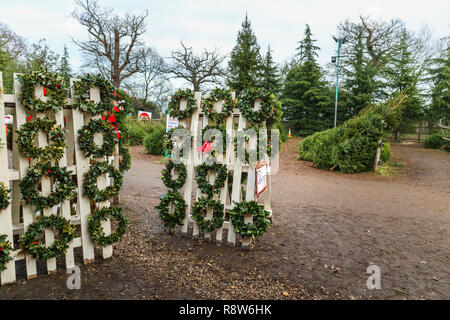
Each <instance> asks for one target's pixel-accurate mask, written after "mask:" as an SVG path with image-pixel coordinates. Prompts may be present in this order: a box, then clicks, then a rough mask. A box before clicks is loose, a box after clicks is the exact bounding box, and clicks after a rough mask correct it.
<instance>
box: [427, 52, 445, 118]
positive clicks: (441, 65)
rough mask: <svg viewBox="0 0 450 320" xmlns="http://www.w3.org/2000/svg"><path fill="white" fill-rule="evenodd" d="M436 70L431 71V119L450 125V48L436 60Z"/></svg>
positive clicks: (429, 111)
mask: <svg viewBox="0 0 450 320" xmlns="http://www.w3.org/2000/svg"><path fill="white" fill-rule="evenodd" d="M434 64H435V68H433V69H432V70H431V74H432V79H431V80H432V83H433V89H432V91H431V99H432V100H431V106H430V109H429V110H428V113H429V117H430V118H431V120H433V121H434V122H439V121H442V124H443V125H449V124H450V47H449V46H447V48H446V49H445V50H443V51H442V54H441V56H440V57H439V58H437V59H435V60H434Z"/></svg>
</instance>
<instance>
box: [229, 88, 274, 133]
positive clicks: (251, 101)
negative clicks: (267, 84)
mask: <svg viewBox="0 0 450 320" xmlns="http://www.w3.org/2000/svg"><path fill="white" fill-rule="evenodd" d="M257 99H261V109H260V110H259V111H257V112H256V111H255V110H253V107H254V105H255V100H257ZM237 108H238V109H239V110H240V111H241V113H242V115H243V116H244V118H245V119H247V121H249V122H250V123H251V124H252V125H253V124H262V123H263V122H265V121H266V120H268V119H270V118H272V117H274V116H275V114H276V103H275V96H274V95H273V94H271V93H270V92H269V91H267V90H266V89H246V90H243V91H242V92H241V93H240V95H239V101H238V104H237Z"/></svg>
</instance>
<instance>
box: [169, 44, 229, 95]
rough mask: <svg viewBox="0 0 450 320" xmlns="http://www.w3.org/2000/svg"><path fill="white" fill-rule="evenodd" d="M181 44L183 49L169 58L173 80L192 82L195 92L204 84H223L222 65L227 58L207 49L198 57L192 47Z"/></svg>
mask: <svg viewBox="0 0 450 320" xmlns="http://www.w3.org/2000/svg"><path fill="white" fill-rule="evenodd" d="M180 42H181V47H182V49H181V50H176V51H173V52H172V55H171V56H170V57H169V59H171V63H170V64H169V72H170V73H172V74H173V78H181V79H184V80H186V81H188V82H190V83H191V84H192V86H193V87H194V88H193V89H194V91H199V90H200V87H201V85H202V84H204V83H216V84H221V79H222V78H223V77H224V76H225V71H224V69H223V68H222V66H221V63H222V62H223V61H224V60H225V58H226V56H223V55H220V54H219V53H218V52H217V51H216V50H214V51H208V50H206V49H203V52H202V54H200V55H196V54H194V53H193V52H192V47H189V48H188V47H186V46H185V45H184V44H183V42H182V41H180Z"/></svg>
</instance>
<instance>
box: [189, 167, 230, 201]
mask: <svg viewBox="0 0 450 320" xmlns="http://www.w3.org/2000/svg"><path fill="white" fill-rule="evenodd" d="M209 171H215V172H216V173H217V176H216V179H215V181H214V185H211V184H210V183H209V182H208V180H207V179H206V176H207V174H208V172H209ZM227 177H228V171H227V166H226V165H224V164H219V163H211V164H208V163H203V164H201V165H199V166H198V167H197V169H196V175H195V180H196V181H197V186H198V188H199V189H200V191H201V192H202V193H203V194H206V195H208V198H212V196H213V194H214V193H216V194H218V193H220V189H222V188H223V187H224V186H225V180H226V179H227Z"/></svg>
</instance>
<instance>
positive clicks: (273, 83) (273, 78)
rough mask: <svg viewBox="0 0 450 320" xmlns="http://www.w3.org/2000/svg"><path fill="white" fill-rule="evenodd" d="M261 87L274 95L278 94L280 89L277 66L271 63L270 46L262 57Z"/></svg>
mask: <svg viewBox="0 0 450 320" xmlns="http://www.w3.org/2000/svg"><path fill="white" fill-rule="evenodd" d="M261 86H262V87H263V88H265V89H267V90H269V91H270V92H272V93H274V94H275V95H278V94H279V92H280V88H281V83H280V72H279V70H278V67H277V65H276V64H275V62H274V61H273V58H272V50H271V49H270V46H269V47H268V49H267V53H266V55H265V57H264V64H263V70H262V79H261Z"/></svg>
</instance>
